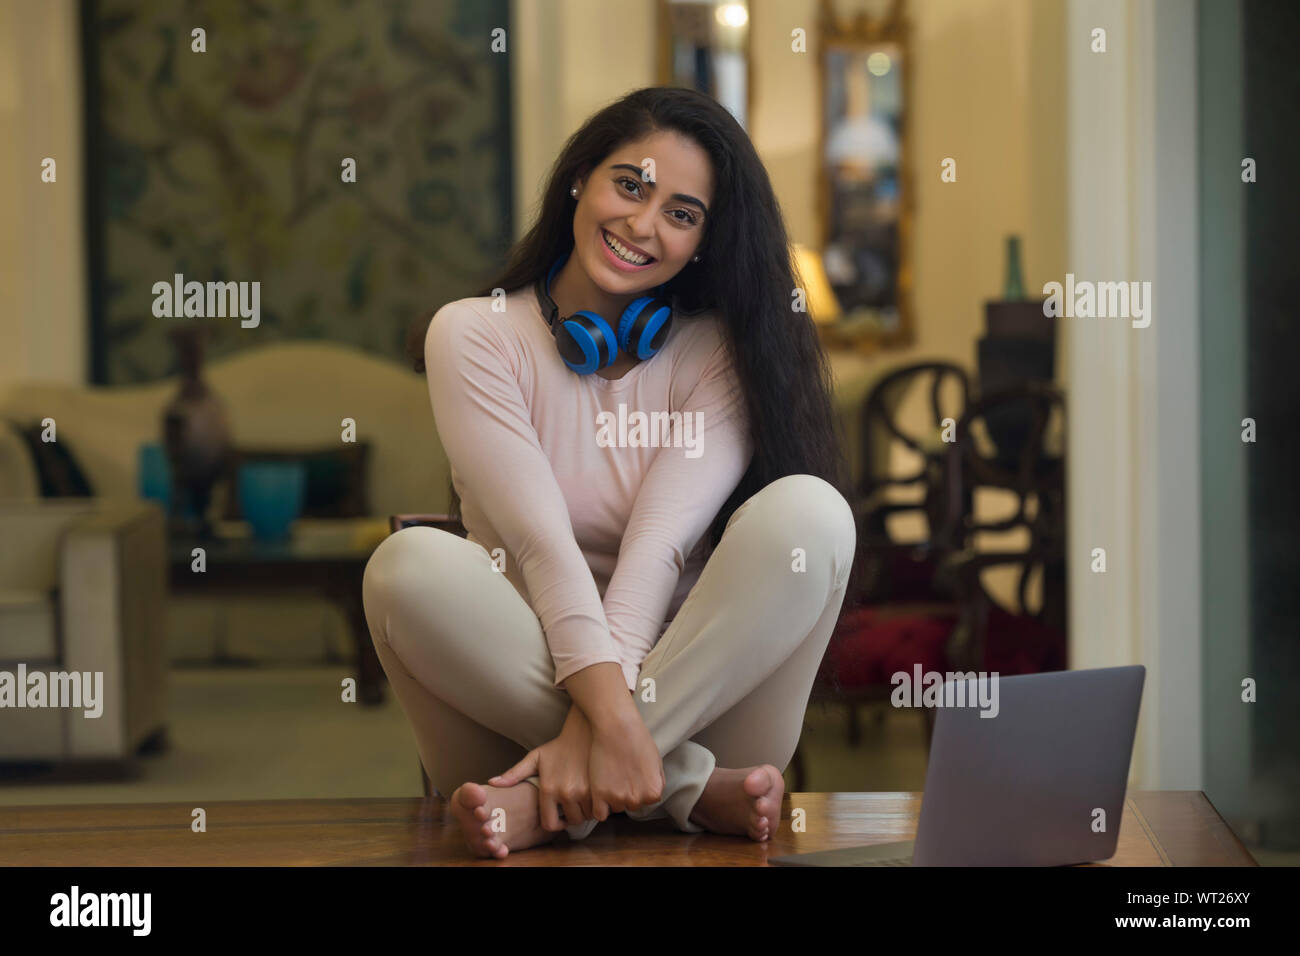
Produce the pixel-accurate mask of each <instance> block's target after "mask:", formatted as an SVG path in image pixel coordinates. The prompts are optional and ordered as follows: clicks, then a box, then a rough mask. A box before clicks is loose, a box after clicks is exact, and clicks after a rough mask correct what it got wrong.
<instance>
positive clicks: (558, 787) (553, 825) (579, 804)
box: [488, 705, 608, 833]
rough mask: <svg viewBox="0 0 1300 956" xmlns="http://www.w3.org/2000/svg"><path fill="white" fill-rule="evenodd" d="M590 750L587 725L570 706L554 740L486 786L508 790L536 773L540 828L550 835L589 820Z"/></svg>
mask: <svg viewBox="0 0 1300 956" xmlns="http://www.w3.org/2000/svg"><path fill="white" fill-rule="evenodd" d="M590 751H591V725H590V724H589V723H588V722H587V718H586V717H585V716H584V715H583V713H582V711H581V710H580V709H579V708H578V707H577V705H573V706H571V707H570V708H569V716H568V718H567V719H566V720H565V721H564V727H563V728H562V729H561V730H560V735H559V736H558V737H556V738H555V739H554V740H550V741H547V742H546V743H544V744H542V745H541V746H540V747H536V748H534V749H532V750H530V751H529V752H528V753H527V754H526V755H525V756H524V759H523V760H521V761H519V763H517V764H515V765H514V766H513V767H511V768H510V769H509V770H507V771H506V772H505V773H503V774H501V775H500V776H498V777H493V778H492V779H491V780H489V781H488V783H489V784H491V785H492V786H494V787H510V786H513V785H514V784H516V783H519V781H521V780H524V779H526V778H528V777H531V776H533V775H534V774H536V775H537V782H538V794H537V808H538V813H539V816H540V817H541V825H542V829H544V830H547V831H549V832H552V833H554V832H557V831H559V830H562V829H564V828H565V827H570V826H574V825H575V824H578V823H581V822H582V821H583V820H589V819H591V817H592V805H591V792H590V787H589V784H588V781H587V765H588V762H589V754H590ZM561 812H563V814H564V818H563V819H561V818H560V813H561ZM607 815H608V814H606V816H607ZM597 819H600V820H603V819H605V817H603V816H602V817H598V818H597Z"/></svg>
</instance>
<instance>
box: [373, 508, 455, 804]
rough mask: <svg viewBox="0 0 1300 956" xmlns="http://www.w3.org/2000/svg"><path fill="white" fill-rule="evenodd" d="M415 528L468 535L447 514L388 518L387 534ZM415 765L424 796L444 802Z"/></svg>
mask: <svg viewBox="0 0 1300 956" xmlns="http://www.w3.org/2000/svg"><path fill="white" fill-rule="evenodd" d="M417 526H421V527H426V528H438V529H440V530H442V531H447V532H449V533H451V534H454V535H458V536H459V537H462V538H463V537H465V535H466V534H467V533H468V532H467V531H466V530H465V526H464V525H463V524H462V523H461V521H460V519H459V518H456V517H453V516H452V515H448V514H398V515H389V516H388V533H389V534H396V533H397V532H399V531H401V530H402V529H403V528H413V527H417ZM415 763H416V766H417V767H419V768H420V781H421V783H422V785H423V787H424V795H425V796H426V797H432V796H438V797H442V798H443V799H444V800H445V799H446V797H444V796H443V794H441V793H439V792H438V790H437V788H435V787H434V786H433V783H432V782H431V781H430V780H429V775H428V774H426V773H425V772H424V763H423V762H422V761H421V760H420V759H419V757H418V756H417V757H416V761H415Z"/></svg>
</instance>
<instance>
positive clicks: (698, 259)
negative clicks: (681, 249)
mask: <svg viewBox="0 0 1300 956" xmlns="http://www.w3.org/2000/svg"><path fill="white" fill-rule="evenodd" d="M699 261H700V257H699V256H696V257H695V258H694V259H692V260H691V262H699Z"/></svg>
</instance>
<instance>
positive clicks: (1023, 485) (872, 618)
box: [793, 382, 1065, 790]
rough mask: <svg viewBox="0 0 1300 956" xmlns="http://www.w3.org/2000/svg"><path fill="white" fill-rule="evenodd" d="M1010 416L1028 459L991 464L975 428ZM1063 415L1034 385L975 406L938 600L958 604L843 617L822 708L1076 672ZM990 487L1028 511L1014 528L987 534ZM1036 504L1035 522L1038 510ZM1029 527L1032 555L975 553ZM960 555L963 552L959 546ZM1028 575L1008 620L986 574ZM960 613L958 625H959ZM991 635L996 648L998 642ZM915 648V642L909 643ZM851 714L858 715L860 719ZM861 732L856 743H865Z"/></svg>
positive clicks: (954, 471) (945, 491)
mask: <svg viewBox="0 0 1300 956" xmlns="http://www.w3.org/2000/svg"><path fill="white" fill-rule="evenodd" d="M1006 409H1013V410H1014V411H1015V413H1016V414H1017V415H1019V416H1021V417H1022V418H1023V419H1024V420H1026V421H1028V422H1029V423H1030V426H1029V428H1028V429H1027V433H1026V438H1025V441H1024V442H1023V444H1022V445H1021V446H1020V447H1019V448H1011V447H1007V446H1005V445H1004V446H1003V447H1000V448H999V447H995V448H993V449H992V450H991V451H990V452H987V453H986V452H985V451H984V450H983V449H982V448H981V447H980V443H979V442H978V441H977V440H976V437H975V434H974V433H975V428H974V426H975V425H976V423H983V424H982V426H981V427H982V429H983V430H984V431H987V428H986V427H985V426H986V416H988V415H989V414H990V413H993V414H998V413H999V412H1004V411H1005V410H1006ZM1055 409H1060V410H1061V412H1062V414H1063V413H1064V396H1063V395H1062V393H1061V392H1060V391H1059V390H1058V389H1056V388H1055V387H1054V386H1052V385H1049V384H1047V383H1041V382H1028V383H1024V384H1022V385H1019V386H1016V387H1013V388H1009V389H1002V390H999V391H997V392H994V393H992V394H989V395H986V396H984V397H982V398H980V399H978V400H977V401H975V402H973V403H972V404H971V405H970V407H969V408H968V409H967V410H966V411H965V413H964V414H963V415H962V417H961V419H960V420H959V421H958V422H957V427H956V430H955V436H954V437H955V441H954V442H952V443H951V444H950V445H949V447H948V448H947V449H946V455H947V456H948V461H947V464H946V466H945V468H944V469H943V472H942V474H943V483H942V485H941V488H940V490H939V492H938V494H940V495H942V496H943V497H944V498H945V499H946V501H947V504H945V505H944V506H943V507H942V508H941V509H940V513H942V514H944V515H946V516H947V518H946V519H945V520H951V521H952V522H954V524H953V527H952V528H951V529H949V530H948V531H947V532H945V537H944V544H945V545H946V550H945V551H944V552H943V553H942V555H941V557H940V561H939V565H938V568H937V569H936V579H935V588H936V590H937V591H938V592H940V593H950V594H952V595H954V598H955V600H954V601H953V602H952V605H951V606H950V607H945V606H943V605H935V606H931V607H928V608H927V607H918V608H913V609H912V610H911V611H910V612H909V610H908V609H907V608H906V607H904V608H891V607H889V606H888V605H871V604H864V605H863V606H861V607H856V608H851V609H849V610H848V611H847V612H846V613H845V614H844V615H842V616H841V619H840V622H839V623H838V624H837V626H836V631H835V633H834V634H833V635H832V638H831V647H830V648H828V650H827V655H826V659H825V660H823V664H822V669H821V670H820V671H819V673H818V677H817V680H816V682H815V683H814V686H813V694H812V697H813V699H833V700H837V701H848V702H849V704H850V707H851V708H852V707H853V706H855V705H857V704H864V703H882V702H884V701H886V700H887V699H888V698H889V695H890V694H891V693H892V686H891V685H890V684H889V683H888V680H889V675H890V674H891V673H893V672H896V671H897V670H907V669H910V668H911V666H912V664H913V663H920V664H921V665H922V670H923V671H928V670H944V671H946V670H961V671H971V670H986V671H987V670H997V671H999V673H1002V674H1012V673H1029V672H1033V671H1040V670H1043V671H1045V670H1060V669H1063V668H1064V667H1065V656H1064V640H1065V600H1064V598H1065V574H1064V553H1065V551H1064V541H1065V510H1064V461H1063V460H1062V458H1060V457H1059V456H1053V455H1051V454H1050V453H1049V452H1048V451H1047V449H1046V447H1045V443H1044V438H1045V435H1046V433H1047V425H1048V423H1049V420H1050V418H1051V415H1052V412H1053V410H1055ZM980 486H989V487H998V488H1006V489H1009V490H1011V491H1013V492H1016V493H1017V495H1018V502H1019V507H1018V508H1017V510H1016V513H1015V514H1014V515H1012V516H1011V517H1010V518H1007V519H1005V520H1001V521H990V522H983V523H981V522H977V521H976V520H975V519H974V516H973V510H972V508H971V506H970V503H971V502H972V501H973V497H974V490H975V488H977V487H980ZM1030 498H1034V499H1036V504H1037V507H1036V508H1035V509H1034V511H1033V513H1032V515H1031V514H1030V511H1029V508H1028V507H1027V502H1028V500H1029V499H1030ZM1016 527H1025V528H1027V529H1028V531H1029V538H1030V541H1029V544H1028V545H1027V546H1026V547H1024V548H1022V549H1020V550H1013V551H1001V552H992V553H987V552H986V553H978V552H977V551H976V550H975V549H974V548H972V547H969V546H968V545H967V544H966V542H969V541H970V540H971V539H972V536H973V535H974V534H976V533H977V532H993V531H1007V530H1011V529H1014V528H1016ZM959 543H960V544H961V547H956V545H958V544H959ZM1006 565H1012V566H1014V565H1019V566H1020V567H1021V575H1020V579H1019V582H1018V587H1017V589H1016V600H1015V601H1013V602H1012V607H1011V608H1010V609H1007V608H1004V607H1003V606H1002V605H1001V604H999V602H997V601H996V600H995V599H994V598H993V597H992V596H991V595H990V594H989V593H988V591H987V589H986V588H985V587H984V585H983V582H982V579H981V573H982V572H983V571H984V570H986V569H988V568H991V567H997V566H1006ZM1035 568H1042V570H1043V595H1044V597H1043V601H1042V603H1041V606H1040V607H1039V608H1038V609H1037V610H1033V609H1031V608H1030V607H1029V606H1028V600H1027V596H1028V595H1027V585H1028V581H1029V576H1030V573H1031V571H1032V570H1033V569H1035ZM954 612H955V613H954ZM990 635H992V636H993V637H994V638H996V639H995V640H990ZM909 638H910V640H909ZM850 712H851V713H852V711H850ZM922 717H923V718H924V723H925V740H926V748H927V749H928V748H929V745H930V740H931V736H932V734H933V729H934V717H935V712H934V710H933V709H932V708H922ZM855 729H856V728H855V727H854V725H853V724H852V723H851V724H850V742H853V743H856V740H855V739H854V737H853V735H852V732H853V730H855ZM793 765H794V772H795V783H794V788H795V789H796V790H802V789H804V787H805V768H804V762H803V756H802V753H801V752H800V751H799V750H796V752H795V759H794V762H793Z"/></svg>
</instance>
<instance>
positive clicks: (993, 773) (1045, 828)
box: [768, 666, 1146, 866]
mask: <svg viewBox="0 0 1300 956" xmlns="http://www.w3.org/2000/svg"><path fill="white" fill-rule="evenodd" d="M986 679H987V680H988V681H989V683H988V684H987V685H986V686H985V688H984V690H985V693H984V696H983V697H980V696H979V694H978V691H979V688H978V687H977V686H976V685H977V682H976V680H975V679H973V678H967V679H966V680H964V681H960V682H958V681H948V682H946V683H945V684H944V688H943V693H944V695H945V696H944V697H943V698H941V699H942V700H943V701H956V702H957V703H959V704H960V703H961V702H962V701H964V702H965V705H964V706H942V707H937V708H936V709H937V710H938V713H937V715H936V718H935V724H934V738H933V740H932V741H931V745H930V763H929V766H928V768H927V770H926V774H925V792H924V795H923V797H922V800H921V816H920V819H919V820H918V821H917V825H916V839H915V840H908V841H907V842H904V843H879V844H875V845H872V846H863V847H849V848H847V849H839V850H822V851H819V852H816V853H799V854H793V855H789V856H780V857H774V858H772V859H769V860H768V862H769V863H771V864H774V865H776V866H1064V865H1069V864H1074V863H1088V862H1093V861H1096V860H1106V859H1109V858H1110V857H1112V856H1114V855H1115V846H1116V844H1117V843H1118V841H1119V825H1120V817H1121V815H1122V813H1123V809H1124V791H1125V786H1126V784H1127V781H1128V770H1129V760H1130V758H1131V757H1132V754H1133V737H1134V735H1135V733H1136V731H1137V719H1138V707H1139V705H1140V704H1141V702H1142V685H1143V682H1144V681H1145V679H1146V668H1145V667H1141V666H1134V667H1105V668H1100V669H1096V670H1082V671H1053V672H1051V673H1047V674H1024V675H1019V676H1015V677H999V678H998V679H997V684H996V693H995V694H993V693H991V690H992V686H993V685H992V678H991V676H990V677H989V678H986ZM957 683H963V684H965V685H966V687H965V688H964V694H962V695H961V696H958V695H957V692H958V690H961V688H958V687H957V686H956V684H957ZM990 698H991V699H994V700H996V715H995V716H990V717H981V716H980V715H981V713H982V712H985V713H990V714H992V713H993V712H994V710H995V708H994V707H992V706H987V705H985V706H981V703H984V704H987V701H988V700H989V699H990ZM971 702H975V703H974V704H972V703H971ZM1103 814H1104V815H1103Z"/></svg>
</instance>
